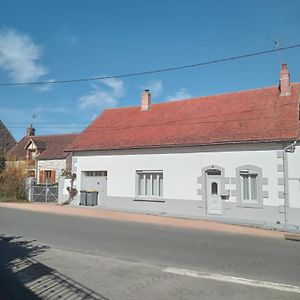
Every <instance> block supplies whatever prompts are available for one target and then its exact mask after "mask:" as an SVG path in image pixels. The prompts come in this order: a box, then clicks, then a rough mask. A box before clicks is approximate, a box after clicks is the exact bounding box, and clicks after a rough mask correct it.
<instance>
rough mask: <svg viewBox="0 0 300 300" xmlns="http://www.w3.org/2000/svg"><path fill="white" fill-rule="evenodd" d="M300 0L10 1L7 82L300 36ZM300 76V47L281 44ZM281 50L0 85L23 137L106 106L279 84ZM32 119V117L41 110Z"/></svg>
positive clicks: (66, 127)
mask: <svg viewBox="0 0 300 300" xmlns="http://www.w3.org/2000/svg"><path fill="white" fill-rule="evenodd" d="M299 11H300V1H298V0H285V1H279V0H227V1H219V0H210V1H201V0H194V1H193V0H185V1H184V0H151V1H150V0H148V1H145V0H127V1H126V0H119V1H117V0H110V1H104V0H103V1H101V0H97V1H96V0H89V1H79V0H78V1H77V0H72V1H71V0H69V1H67V0H65V1H56V0H52V1H38V0H36V1H33V0H26V1H22V0H19V1H14V0H9V1H6V0H2V1H1V9H0V82H1V83H5V82H20V81H21V82H29V81H46V80H49V81H51V80H64V79H76V78H86V77H95V76H97V77H98V76H105V75H112V74H123V73H131V72H139V71H144V70H152V69H158V68H166V67H172V66H178V65H185V64H193V63H198V62H203V61H208V60H212V59H218V58H223V57H229V56H235V55H241V54H245V53H251V52H256V51H262V50H266V49H271V48H274V43H273V42H272V40H271V38H273V39H278V40H279V41H280V43H281V46H288V45H292V44H299V43H300V35H299V32H300V18H299ZM281 60H282V62H284V63H287V64H288V67H289V70H290V73H291V77H292V81H300V48H297V49H294V50H288V51H282V53H281ZM279 69H280V61H279V56H278V54H277V53H273V54H268V55H263V56H257V57H252V58H248V59H243V60H236V61H232V62H226V63H220V64H215V65H208V66H205V67H199V68H193V69H187V70H181V71H175V72H168V73H160V74H153V75H147V76H141V77H132V78H125V79H111V80H106V81H97V82H84V83H76V84H74V83H69V84H59V85H47V86H39V87H37V86H17V87H0V119H1V120H3V121H4V123H5V124H6V125H7V127H8V128H9V129H10V131H11V132H12V133H13V135H14V136H15V138H16V139H17V140H19V139H20V138H21V137H22V136H23V135H24V132H25V128H26V127H27V126H28V124H29V123H33V124H34V127H36V131H37V134H55V133H65V132H66V133H67V132H79V131H81V130H82V129H83V128H84V127H85V126H87V125H88V124H89V123H90V122H91V121H92V120H93V119H94V118H95V117H96V116H97V115H98V114H99V113H100V112H101V111H102V110H103V109H106V108H109V107H123V106H132V105H139V103H140V94H141V92H142V90H143V89H145V88H149V89H150V90H151V91H152V95H153V97H152V99H153V103H158V102H163V101H170V100H174V99H182V98H189V97H196V96H204V95H211V94H216V93H226V92H230V91H237V90H243V89H252V88H259V87H263V86H270V85H276V84H277V83H278V79H279ZM224 105H226V104H224ZM33 116H34V117H33Z"/></svg>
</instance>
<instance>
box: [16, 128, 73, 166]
mask: <svg viewBox="0 0 300 300" xmlns="http://www.w3.org/2000/svg"><path fill="white" fill-rule="evenodd" d="M77 136H78V134H57V135H40V136H39V135H37V136H25V137H24V138H23V139H22V140H21V141H20V142H19V143H18V144H17V146H16V147H15V148H14V149H13V150H12V154H13V155H15V156H16V157H17V158H18V159H20V160H23V159H26V154H27V153H26V149H25V147H26V145H27V144H28V143H29V142H30V140H32V141H33V142H34V143H35V144H36V146H37V148H38V149H39V150H40V151H41V153H40V154H39V155H38V157H37V159H38V160H48V159H64V158H66V156H67V154H68V153H66V152H64V149H65V148H66V147H67V146H68V145H69V144H70V143H71V142H72V141H73V140H74V139H75V138H76V137H77Z"/></svg>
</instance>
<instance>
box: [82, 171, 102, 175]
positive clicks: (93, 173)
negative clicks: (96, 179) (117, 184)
mask: <svg viewBox="0 0 300 300" xmlns="http://www.w3.org/2000/svg"><path fill="white" fill-rule="evenodd" d="M84 173H85V176H107V171H85V172H84Z"/></svg>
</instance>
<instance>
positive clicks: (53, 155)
mask: <svg viewBox="0 0 300 300" xmlns="http://www.w3.org/2000/svg"><path fill="white" fill-rule="evenodd" d="M76 136H77V134H58V135H35V129H34V128H32V126H30V127H29V128H27V134H26V136H25V137H24V138H23V139H22V140H21V141H20V142H19V143H18V144H17V146H16V147H15V148H14V149H13V150H12V154H13V155H14V156H15V157H16V160H17V161H19V162H22V163H24V164H25V166H26V170H27V173H28V176H29V177H35V178H36V181H37V183H38V184H45V183H46V182H47V183H50V184H52V183H57V182H58V179H59V177H60V176H61V175H62V172H63V170H70V169H71V155H70V154H69V153H66V152H64V148H66V147H67V145H68V144H70V143H71V142H72V141H73V139H74V138H75V137H76Z"/></svg>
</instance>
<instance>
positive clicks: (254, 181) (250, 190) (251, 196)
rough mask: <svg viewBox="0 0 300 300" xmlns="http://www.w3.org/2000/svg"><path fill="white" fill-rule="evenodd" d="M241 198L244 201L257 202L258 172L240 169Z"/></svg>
mask: <svg viewBox="0 0 300 300" xmlns="http://www.w3.org/2000/svg"><path fill="white" fill-rule="evenodd" d="M240 180H241V200H242V202H244V203H257V202H258V174H257V173H256V172H254V171H251V170H241V171H240Z"/></svg>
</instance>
